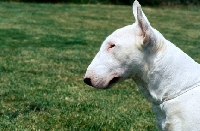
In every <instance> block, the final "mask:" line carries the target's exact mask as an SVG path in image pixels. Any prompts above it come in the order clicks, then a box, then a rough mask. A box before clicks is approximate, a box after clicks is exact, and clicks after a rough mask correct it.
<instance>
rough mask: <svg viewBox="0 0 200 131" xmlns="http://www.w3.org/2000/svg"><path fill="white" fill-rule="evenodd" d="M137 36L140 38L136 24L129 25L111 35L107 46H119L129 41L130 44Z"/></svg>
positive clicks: (106, 41) (107, 39)
mask: <svg viewBox="0 0 200 131" xmlns="http://www.w3.org/2000/svg"><path fill="white" fill-rule="evenodd" d="M136 36H139V31H138V29H137V27H136V26H135V25H134V24H133V25H128V26H125V27H123V28H120V29H117V30H116V31H114V32H113V33H112V34H111V35H109V36H108V37H107V38H106V40H105V44H110V43H112V44H118V43H121V42H122V43H124V42H127V41H129V42H130V41H132V40H134V39H135V37H136Z"/></svg>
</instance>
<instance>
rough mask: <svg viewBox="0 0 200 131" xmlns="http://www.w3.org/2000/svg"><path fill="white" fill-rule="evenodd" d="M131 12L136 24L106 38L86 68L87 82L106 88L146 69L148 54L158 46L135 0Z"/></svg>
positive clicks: (85, 79) (153, 51) (140, 73)
mask: <svg viewBox="0 0 200 131" xmlns="http://www.w3.org/2000/svg"><path fill="white" fill-rule="evenodd" d="M133 14H134V17H135V20H136V21H135V23H133V24H132V25H128V26H125V27H123V28H121V29H117V30H116V31H114V32H113V33H112V34H111V35H109V36H108V37H107V38H106V39H105V41H104V42H103V44H102V45H101V48H100V50H99V52H98V53H97V54H96V56H95V58H94V59H93V61H92V62H91V64H90V65H89V67H88V68H87V71H86V74H85V78H84V82H85V83H86V84H88V85H90V86H93V87H95V88H101V89H107V88H110V87H111V86H112V85H113V84H114V83H117V82H118V81H122V80H124V79H127V78H130V77H131V78H134V77H135V75H142V73H143V71H145V70H147V68H148V66H147V65H148V63H147V62H148V59H149V57H151V55H150V54H153V53H156V52H157V51H158V48H159V45H158V43H157V40H156V37H155V34H154V33H155V31H153V30H154V29H153V28H152V27H151V25H150V23H149V21H148V20H147V18H146V16H145V14H144V13H143V11H142V9H141V6H140V4H139V3H138V1H135V2H134V3H133Z"/></svg>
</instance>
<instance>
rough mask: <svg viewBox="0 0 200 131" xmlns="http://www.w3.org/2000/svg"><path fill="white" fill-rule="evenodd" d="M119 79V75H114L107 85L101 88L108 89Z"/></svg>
mask: <svg viewBox="0 0 200 131" xmlns="http://www.w3.org/2000/svg"><path fill="white" fill-rule="evenodd" d="M119 80H120V77H114V78H112V80H111V81H110V82H109V83H108V86H107V87H105V88H103V89H110V88H111V87H112V86H113V85H114V84H116V83H118V82H119Z"/></svg>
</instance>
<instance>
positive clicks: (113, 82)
mask: <svg viewBox="0 0 200 131" xmlns="http://www.w3.org/2000/svg"><path fill="white" fill-rule="evenodd" d="M119 79H120V78H119V77H114V78H113V79H112V80H111V81H110V82H109V84H108V85H113V84H115V83H117V82H118V81H119Z"/></svg>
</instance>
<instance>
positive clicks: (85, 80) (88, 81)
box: [84, 78, 92, 86]
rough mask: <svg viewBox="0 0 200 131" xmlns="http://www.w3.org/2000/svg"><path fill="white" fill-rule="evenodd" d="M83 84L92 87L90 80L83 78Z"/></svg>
mask: <svg viewBox="0 0 200 131" xmlns="http://www.w3.org/2000/svg"><path fill="white" fill-rule="evenodd" d="M84 82H85V83H86V84H88V85H89V86H92V82H91V79H90V78H85V79H84Z"/></svg>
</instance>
